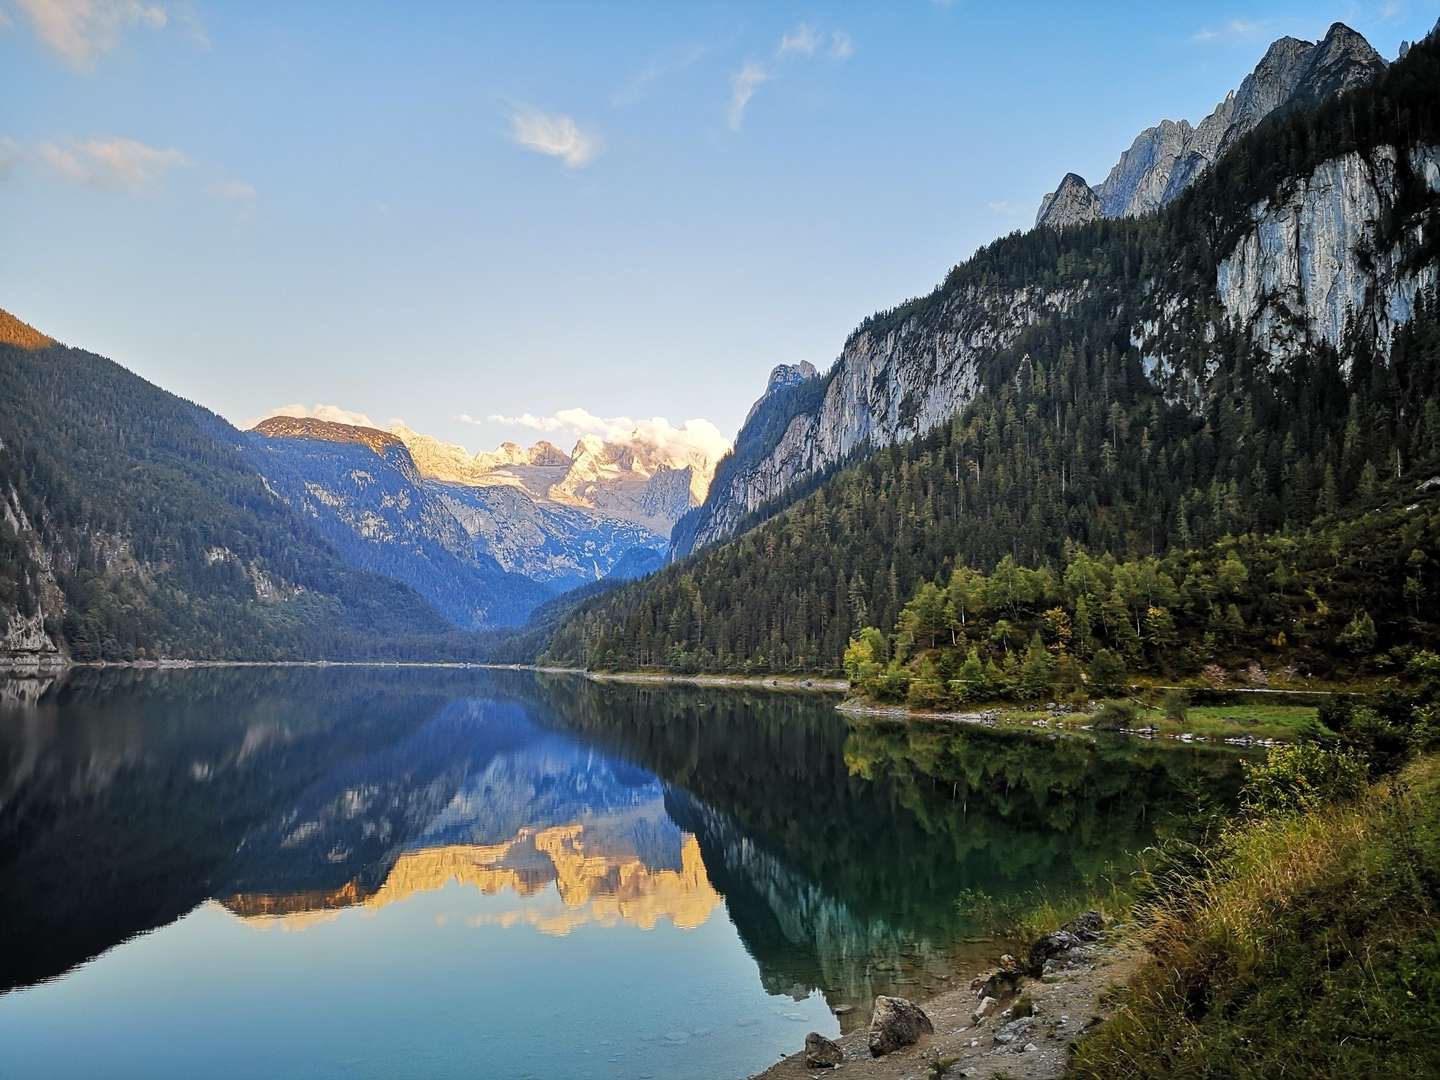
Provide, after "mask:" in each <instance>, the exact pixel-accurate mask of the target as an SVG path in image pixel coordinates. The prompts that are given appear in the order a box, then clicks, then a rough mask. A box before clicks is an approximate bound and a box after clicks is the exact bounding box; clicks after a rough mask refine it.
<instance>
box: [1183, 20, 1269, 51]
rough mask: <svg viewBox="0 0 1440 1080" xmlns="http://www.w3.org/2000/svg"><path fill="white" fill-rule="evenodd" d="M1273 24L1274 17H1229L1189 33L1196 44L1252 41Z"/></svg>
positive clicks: (1262, 35)
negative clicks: (1225, 20) (1227, 19)
mask: <svg viewBox="0 0 1440 1080" xmlns="http://www.w3.org/2000/svg"><path fill="white" fill-rule="evenodd" d="M1274 26H1275V20H1274V19H1230V20H1229V21H1228V22H1224V23H1219V24H1217V25H1215V26H1205V27H1202V28H1200V29H1199V30H1197V31H1195V33H1193V34H1191V35H1190V40H1191V41H1193V42H1195V43H1196V44H1197V45H1211V44H1220V43H1224V42H1231V41H1253V40H1255V39H1256V38H1260V37H1264V36H1265V35H1267V34H1269V33H1271V32H1272V30H1273V29H1274Z"/></svg>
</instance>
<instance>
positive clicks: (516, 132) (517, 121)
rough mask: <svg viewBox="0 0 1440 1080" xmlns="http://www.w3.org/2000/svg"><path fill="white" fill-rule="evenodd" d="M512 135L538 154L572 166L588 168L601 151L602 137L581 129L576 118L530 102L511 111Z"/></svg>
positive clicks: (518, 141)
mask: <svg viewBox="0 0 1440 1080" xmlns="http://www.w3.org/2000/svg"><path fill="white" fill-rule="evenodd" d="M510 138H511V139H512V140H513V141H514V142H516V143H518V144H519V145H520V146H523V147H525V148H526V149H527V150H533V151H535V152H536V153H537V154H545V155H547V156H549V157H558V158H559V159H560V160H561V161H563V162H565V166H566V168H569V169H581V168H584V167H585V166H586V165H589V164H590V162H592V161H594V160H595V155H596V154H598V153H600V137H599V136H598V135H595V134H593V133H591V132H588V131H583V130H581V128H580V125H579V124H577V123H576V122H575V120H574V118H573V117H569V116H566V115H564V114H563V113H547V112H542V111H541V110H539V109H536V108H534V107H532V106H529V105H520V106H517V107H516V108H515V110H514V111H513V112H512V113H511V114H510Z"/></svg>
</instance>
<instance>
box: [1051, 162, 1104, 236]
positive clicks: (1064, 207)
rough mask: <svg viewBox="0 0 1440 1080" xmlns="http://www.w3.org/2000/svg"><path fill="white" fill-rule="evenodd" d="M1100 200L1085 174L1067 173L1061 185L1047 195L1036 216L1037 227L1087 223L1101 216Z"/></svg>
mask: <svg viewBox="0 0 1440 1080" xmlns="http://www.w3.org/2000/svg"><path fill="white" fill-rule="evenodd" d="M1100 216H1101V214H1100V200H1099V198H1097V197H1096V195H1095V192H1093V191H1091V190H1090V185H1089V184H1087V183H1086V182H1085V178H1084V177H1083V176H1077V175H1076V174H1075V173H1073V172H1072V173H1066V174H1065V178H1064V179H1063V180H1061V181H1060V186H1059V187H1058V188H1056V189H1055V190H1054V191H1052V192H1051V193H1050V194H1049V195H1046V196H1045V199H1044V201H1043V202H1042V203H1041V204H1040V213H1038V214H1037V215H1036V216H1035V225H1036V227H1037V228H1038V227H1040V226H1049V227H1050V228H1052V229H1064V228H1068V227H1069V226H1071V225H1085V224H1088V223H1089V222H1091V221H1096V220H1098V219H1099V218H1100Z"/></svg>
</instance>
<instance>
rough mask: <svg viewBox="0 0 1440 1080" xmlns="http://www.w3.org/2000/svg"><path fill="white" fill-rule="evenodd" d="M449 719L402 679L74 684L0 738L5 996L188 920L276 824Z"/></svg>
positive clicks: (251, 676) (12, 719)
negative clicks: (325, 780)
mask: <svg viewBox="0 0 1440 1080" xmlns="http://www.w3.org/2000/svg"><path fill="white" fill-rule="evenodd" d="M397 674H399V675H400V677H399V678H397V677H396V676H397ZM421 674H423V673H421ZM443 702H444V698H443V697H441V696H439V695H437V694H436V693H435V692H434V687H433V686H427V685H426V680H423V679H415V678H406V677H405V675H404V674H402V673H397V672H395V671H393V670H391V671H378V670H373V671H372V670H367V669H349V670H345V671H338V670H327V669H290V668H282V669H246V670H235V669H207V670H196V671H178V672H165V671H146V672H137V671H131V670H120V671H83V670H82V671H77V672H72V673H69V674H67V675H66V676H65V677H64V678H63V679H62V680H60V681H59V682H58V683H57V684H56V686H55V687H54V688H52V689H51V690H50V691H49V692H48V693H46V694H45V695H44V696H43V697H42V699H41V700H40V702H39V703H38V705H37V707H36V708H34V709H32V710H29V711H27V712H24V713H20V714H15V715H10V716H7V717H6V723H5V724H3V725H0V806H3V813H0V880H3V881H4V882H5V888H4V889H3V890H0V957H3V958H4V960H3V971H0V988H7V987H11V986H17V985H26V984H28V983H31V982H35V981H38V980H41V979H45V978H48V977H51V976H53V975H56V974H58V973H60V972H63V971H65V970H67V969H68V968H70V967H72V966H73V965H75V964H77V963H80V962H82V961H84V960H86V959H88V958H90V957H92V956H94V955H96V954H97V953H99V952H102V951H104V950H105V949H108V948H109V947H110V946H112V945H114V944H116V943H117V942H119V941H122V940H125V939H126V938H128V937H131V936H133V935H134V934H136V933H140V932H143V931H145V930H149V929H151V928H153V927H157V926H163V925H165V924H166V923H169V922H171V921H173V920H174V919H176V918H178V917H179V916H180V915H183V914H184V913H185V912H187V911H189V910H190V909H191V908H192V907H194V906H195V905H196V904H198V903H200V902H202V901H204V900H205V899H207V898H208V897H209V896H210V895H212V888H213V887H214V885H216V884H217V883H218V881H219V880H220V878H221V877H223V875H224V871H225V867H226V865H227V863H228V861H229V859H230V857H231V856H232V854H233V853H234V851H235V849H236V847H237V845H238V844H239V843H240V841H241V839H242V838H243V837H244V836H245V835H246V834H247V833H248V832H250V831H251V830H252V829H254V828H257V827H258V826H259V825H260V824H261V823H262V822H264V821H266V820H267V819H269V818H270V817H271V816H272V815H273V814H274V813H276V811H277V808H281V809H283V808H285V807H287V806H289V805H292V804H293V803H294V801H295V800H297V799H298V798H299V797H300V795H301V793H302V792H304V791H305V789H306V788H307V787H309V786H310V785H311V784H313V783H315V782H316V781H317V780H318V779H319V778H321V777H323V776H324V775H326V774H327V773H329V772H330V771H332V770H334V769H336V768H338V767H339V766H340V765H341V764H342V763H344V762H346V761H349V760H352V759H354V758H357V757H362V756H364V755H365V754H367V753H370V752H372V751H374V750H375V749H377V748H380V747H383V746H385V745H387V744H390V743H393V742H394V741H395V740H396V739H397V738H399V737H402V736H403V735H405V734H406V733H408V732H410V731H413V730H414V729H415V728H416V727H418V726H419V725H421V724H423V723H424V721H425V720H427V719H428V718H429V717H430V716H432V715H434V713H435V712H436V711H437V710H438V709H439V708H440V706H441V705H442V704H443Z"/></svg>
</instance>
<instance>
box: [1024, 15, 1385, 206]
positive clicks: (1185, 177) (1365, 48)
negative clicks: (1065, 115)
mask: <svg viewBox="0 0 1440 1080" xmlns="http://www.w3.org/2000/svg"><path fill="white" fill-rule="evenodd" d="M1385 66H1386V65H1385V61H1384V59H1383V58H1381V56H1380V54H1379V53H1377V52H1376V51H1375V50H1374V48H1372V47H1371V45H1370V43H1369V42H1368V41H1366V40H1365V38H1364V37H1362V36H1361V35H1360V34H1358V33H1356V32H1355V31H1354V30H1352V29H1350V27H1348V26H1346V25H1345V24H1344V23H1338V22H1337V23H1335V24H1334V25H1332V26H1331V27H1330V29H1329V31H1328V32H1327V33H1326V35H1325V37H1324V38H1322V39H1321V40H1320V41H1318V42H1309V41H1301V40H1300V39H1298V38H1293V37H1283V38H1280V39H1279V40H1277V41H1275V42H1274V43H1273V44H1271V46H1270V47H1269V49H1267V50H1266V52H1265V55H1264V56H1263V57H1262V58H1261V59H1260V62H1259V63H1258V64H1257V65H1256V66H1255V70H1254V71H1252V72H1251V73H1250V74H1249V75H1247V76H1246V77H1245V79H1244V81H1242V82H1241V84H1240V86H1239V88H1238V89H1236V90H1233V91H1231V92H1230V93H1228V94H1226V95H1225V98H1224V99H1223V100H1222V101H1221V102H1220V103H1219V104H1218V105H1216V106H1215V109H1214V110H1213V111H1212V112H1211V113H1210V115H1209V116H1207V117H1205V119H1203V120H1202V121H1200V123H1199V124H1197V125H1195V126H1194V127H1192V126H1191V125H1190V123H1189V121H1187V120H1179V121H1175V120H1162V121H1161V122H1160V123H1159V124H1157V125H1156V126H1154V127H1150V128H1146V129H1145V130H1144V131H1142V132H1141V133H1140V134H1139V135H1138V136H1136V138H1135V141H1134V142H1133V143H1132V144H1131V145H1130V147H1129V148H1128V149H1127V150H1126V151H1125V152H1124V153H1122V154H1121V155H1120V160H1119V161H1118V162H1116V164H1115V166H1114V167H1113V168H1112V169H1111V170H1110V173H1109V175H1107V176H1106V177H1105V179H1104V180H1103V181H1102V182H1101V183H1100V184H1098V185H1096V186H1095V188H1094V189H1093V191H1094V195H1095V199H1094V201H1093V202H1091V201H1089V200H1084V199H1083V198H1082V197H1079V196H1078V195H1077V193H1076V191H1075V182H1076V181H1079V183H1080V184H1084V180H1083V178H1081V177H1079V176H1077V174H1075V173H1068V174H1066V176H1065V179H1064V180H1063V181H1062V182H1061V185H1060V187H1058V188H1057V189H1056V190H1055V191H1054V192H1051V193H1050V194H1049V195H1046V196H1045V197H1044V198H1043V199H1042V200H1041V202H1040V209H1039V212H1038V213H1037V214H1036V216H1035V224H1036V225H1037V226H1039V225H1051V226H1053V227H1055V228H1065V227H1068V226H1070V225H1075V224H1081V223H1083V222H1087V221H1095V220H1098V219H1100V218H1102V217H1107V218H1116V217H1133V216H1135V215H1138V214H1147V213H1150V212H1152V211H1154V210H1158V209H1159V208H1160V207H1162V206H1166V205H1168V204H1169V203H1171V202H1173V201H1174V200H1175V199H1176V198H1177V197H1179V195H1180V193H1181V192H1182V191H1184V190H1185V189H1186V188H1188V187H1189V186H1190V185H1191V184H1192V183H1194V181H1195V179H1196V178H1197V177H1199V176H1200V175H1201V174H1202V173H1204V172H1205V170H1206V169H1208V168H1209V167H1210V166H1211V165H1212V164H1214V162H1215V160H1216V159H1217V158H1218V157H1219V156H1220V155H1221V154H1223V153H1225V152H1226V151H1227V150H1229V149H1230V148H1231V147H1232V146H1234V145H1235V144H1236V143H1237V142H1238V141H1239V140H1240V139H1241V138H1243V137H1244V136H1245V135H1247V134H1249V133H1250V132H1251V131H1253V130H1255V128H1256V126H1257V125H1258V124H1259V123H1260V121H1262V120H1264V119H1265V118H1266V117H1267V116H1269V115H1270V114H1271V113H1273V112H1275V111H1276V110H1277V109H1280V108H1282V107H1288V106H1290V105H1300V104H1304V103H1306V102H1314V101H1320V100H1323V99H1324V98H1327V97H1331V96H1333V95H1335V94H1340V93H1344V92H1345V91H1346V90H1349V89H1352V88H1353V87H1355V86H1358V85H1360V84H1362V83H1364V82H1366V81H1368V80H1370V79H1372V78H1374V77H1375V76H1376V75H1377V74H1379V72H1380V71H1382V70H1384V68H1385ZM1062 192H1064V193H1065V195H1066V198H1067V200H1068V202H1067V205H1066V206H1065V207H1064V208H1063V209H1062V210H1061V211H1058V212H1055V211H1052V208H1051V207H1052V203H1053V202H1054V201H1055V199H1056V198H1057V196H1059V195H1060V194H1061V193H1062Z"/></svg>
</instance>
